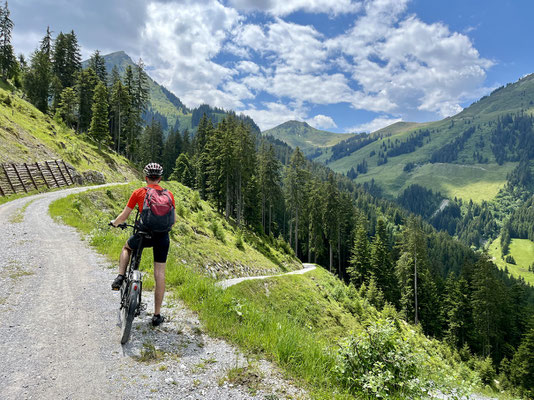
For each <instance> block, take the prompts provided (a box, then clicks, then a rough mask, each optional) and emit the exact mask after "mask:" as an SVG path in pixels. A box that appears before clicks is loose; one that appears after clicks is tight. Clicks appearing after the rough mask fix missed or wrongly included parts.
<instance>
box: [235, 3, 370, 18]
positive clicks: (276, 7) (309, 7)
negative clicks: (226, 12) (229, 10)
mask: <svg viewBox="0 0 534 400" xmlns="http://www.w3.org/2000/svg"><path fill="white" fill-rule="evenodd" d="M229 3H230V5H232V6H233V7H235V8H237V9H240V10H244V11H263V12H267V13H269V14H271V15H276V16H285V15H289V14H291V13H294V12H295V11H305V12H310V13H327V14H332V15H338V14H347V13H355V12H357V11H358V10H360V8H361V3H360V2H358V1H352V0H336V1H332V0H260V1H258V0H229Z"/></svg>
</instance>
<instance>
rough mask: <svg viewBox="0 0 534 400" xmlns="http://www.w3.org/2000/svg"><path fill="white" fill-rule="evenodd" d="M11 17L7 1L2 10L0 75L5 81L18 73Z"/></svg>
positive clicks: (0, 17) (0, 24)
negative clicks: (12, 40)
mask: <svg viewBox="0 0 534 400" xmlns="http://www.w3.org/2000/svg"><path fill="white" fill-rule="evenodd" d="M9 15H10V12H9V8H8V6H7V1H6V2H5V3H4V6H3V7H2V8H0V74H1V75H2V79H4V80H7V79H9V78H11V77H13V75H14V74H15V72H16V71H17V58H16V57H15V52H14V51H13V46H12V45H11V32H12V31H13V26H14V25H13V21H11V19H10V18H9Z"/></svg>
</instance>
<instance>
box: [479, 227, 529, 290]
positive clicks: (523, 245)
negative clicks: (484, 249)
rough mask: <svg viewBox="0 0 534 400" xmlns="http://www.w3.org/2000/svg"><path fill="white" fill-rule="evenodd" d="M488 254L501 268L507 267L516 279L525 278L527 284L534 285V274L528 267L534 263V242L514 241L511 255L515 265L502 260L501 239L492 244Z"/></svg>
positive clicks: (525, 240)
mask: <svg viewBox="0 0 534 400" xmlns="http://www.w3.org/2000/svg"><path fill="white" fill-rule="evenodd" d="M488 252H489V254H490V256H491V257H493V261H494V262H495V264H497V266H498V267H499V268H501V269H504V268H505V267H506V268H508V271H509V272H510V274H511V275H512V276H514V277H515V278H519V277H523V278H524V279H525V282H527V283H530V284H531V285H534V272H529V270H528V267H529V266H530V265H532V264H533V263H534V242H532V241H530V240H528V239H512V242H511V243H510V252H509V254H510V255H511V256H512V257H513V258H514V260H515V262H516V264H515V265H514V264H509V263H507V262H505V261H504V260H503V259H502V249H501V238H500V237H498V238H497V239H495V240H494V241H493V242H492V243H491V244H490V246H489V249H488Z"/></svg>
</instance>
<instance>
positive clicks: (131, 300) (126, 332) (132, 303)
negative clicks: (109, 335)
mask: <svg viewBox="0 0 534 400" xmlns="http://www.w3.org/2000/svg"><path fill="white" fill-rule="evenodd" d="M130 285H131V286H130V293H129V294H128V301H127V302H126V304H125V305H124V307H123V308H122V310H121V344H125V343H126V342H127V341H128V339H129V338H130V332H131V330H132V323H133V320H134V317H135V311H136V309H137V303H138V300H139V286H138V285H137V284H135V285H134V284H133V282H132V283H130Z"/></svg>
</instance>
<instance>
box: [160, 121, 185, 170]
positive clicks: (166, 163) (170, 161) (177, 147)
mask: <svg viewBox="0 0 534 400" xmlns="http://www.w3.org/2000/svg"><path fill="white" fill-rule="evenodd" d="M181 152H182V136H181V135H180V132H179V131H177V130H171V131H170V133H169V136H167V139H166V140H165V144H164V146H163V154H162V156H161V157H162V164H161V165H162V167H163V175H164V177H165V178H168V177H169V176H170V175H171V173H172V171H173V168H174V166H175V163H176V159H177V158H178V156H179V155H180V153H181Z"/></svg>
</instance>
